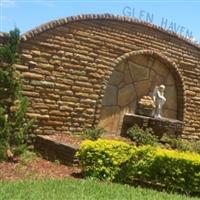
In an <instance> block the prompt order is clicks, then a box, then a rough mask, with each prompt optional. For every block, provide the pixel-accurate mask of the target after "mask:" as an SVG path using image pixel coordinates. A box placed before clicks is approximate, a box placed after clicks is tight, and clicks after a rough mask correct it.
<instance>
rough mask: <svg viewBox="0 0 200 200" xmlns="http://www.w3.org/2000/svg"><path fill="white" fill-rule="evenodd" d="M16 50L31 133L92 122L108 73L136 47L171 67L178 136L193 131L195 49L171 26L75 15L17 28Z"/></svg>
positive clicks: (199, 125) (199, 117) (199, 118)
mask: <svg viewBox="0 0 200 200" xmlns="http://www.w3.org/2000/svg"><path fill="white" fill-rule="evenodd" d="M0 42H1V40H0ZM144 49H145V50H144ZM19 54H20V57H21V65H18V66H17V69H19V71H20V72H21V73H22V77H23V86H24V87H23V89H24V91H23V93H24V95H26V96H27V97H28V98H29V100H30V106H29V110H28V115H29V116H34V117H37V119H38V126H37V127H35V129H34V131H35V133H37V134H55V133H56V134H57V133H67V132H81V131H82V129H83V128H84V127H92V126H96V125H98V123H99V120H100V112H101V108H102V100H103V97H104V93H105V89H106V87H107V85H108V84H109V80H110V76H111V74H112V73H113V71H114V70H115V68H116V67H117V65H118V64H119V63H120V62H122V61H125V60H127V59H128V57H129V56H135V55H140V54H144V55H149V56H152V57H153V58H154V59H158V60H159V61H161V62H162V63H163V64H164V65H165V66H167V67H168V70H169V71H170V72H171V74H173V77H174V79H175V81H176V89H177V102H178V107H177V119H179V120H183V121H184V124H185V128H184V131H183V137H185V138H200V104H199V101H200V95H199V94H200V90H199V88H200V78H199V77H200V48H199V46H197V45H195V44H192V43H191V42H190V41H188V40H186V39H184V38H181V37H180V36H178V35H176V34H175V33H171V32H168V31H165V30H163V29H161V28H159V27H156V26H154V25H151V24H147V23H144V22H140V21H137V20H134V19H130V18H126V17H121V16H114V15H110V14H105V15H80V16H75V17H67V18H64V19H59V20H55V21H52V22H49V23H46V24H44V25H42V26H40V27H37V28H35V29H33V30H31V31H29V32H27V33H25V34H23V35H22V36H21V45H20V52H19Z"/></svg>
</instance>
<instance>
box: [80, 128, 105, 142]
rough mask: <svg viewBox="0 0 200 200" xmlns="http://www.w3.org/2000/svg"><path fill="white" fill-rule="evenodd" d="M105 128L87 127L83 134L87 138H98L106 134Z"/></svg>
mask: <svg viewBox="0 0 200 200" xmlns="http://www.w3.org/2000/svg"><path fill="white" fill-rule="evenodd" d="M104 132H105V131H104V129H102V128H87V129H85V130H84V131H83V135H84V137H85V138H86V139H89V140H97V139H98V138H100V137H101V136H102V135H103V134H104Z"/></svg>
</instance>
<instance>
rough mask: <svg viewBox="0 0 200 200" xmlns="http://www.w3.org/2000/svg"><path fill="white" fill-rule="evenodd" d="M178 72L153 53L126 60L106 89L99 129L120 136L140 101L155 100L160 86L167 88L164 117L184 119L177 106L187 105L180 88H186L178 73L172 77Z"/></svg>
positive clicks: (132, 56)
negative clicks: (155, 92) (150, 98)
mask: <svg viewBox="0 0 200 200" xmlns="http://www.w3.org/2000/svg"><path fill="white" fill-rule="evenodd" d="M139 53H140V54H139ZM137 54H138V55H137ZM174 70H177V68H176V66H175V65H173V64H172V63H170V61H169V60H166V58H164V57H163V56H162V55H159V54H156V53H153V52H151V53H150V52H149V51H136V52H131V53H129V54H127V55H125V56H123V60H122V61H121V62H120V61H119V63H118V64H117V65H116V67H115V69H114V71H113V73H112V75H111V77H110V80H109V82H108V84H107V87H106V89H105V93H104V97H103V100H102V108H101V114H100V121H99V127H102V128H104V129H106V131H107V132H109V133H114V134H116V133H120V129H121V125H122V124H121V123H122V120H123V117H124V114H125V113H135V112H136V109H137V103H138V101H139V99H140V98H141V97H142V96H145V95H150V96H151V95H152V92H153V90H154V88H155V86H157V85H160V84H164V85H165V86H166V91H165V96H166V97H167V101H166V103H165V105H164V107H163V117H167V118H172V119H180V118H179V117H180V116H182V114H183V109H182V110H181V109H180V107H179V108H178V106H177V104H182V103H183V102H182V101H183V99H184V94H183V93H182V92H181V91H179V90H178V89H177V88H178V87H177V85H180V87H182V88H183V85H182V82H181V77H180V73H179V72H178V71H177V73H176V74H177V76H174V75H173V74H172V71H174ZM177 77H179V78H178V79H176V78H177ZM177 93H178V95H179V98H178V95H177ZM180 120H181V119H180Z"/></svg>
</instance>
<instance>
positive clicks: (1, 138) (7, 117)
mask: <svg viewBox="0 0 200 200" xmlns="http://www.w3.org/2000/svg"><path fill="white" fill-rule="evenodd" d="M19 41H20V31H19V29H17V28H15V29H14V30H13V31H10V34H9V38H8V41H7V43H6V44H5V45H4V46H2V47H0V64H1V66H0V160H2V159H7V158H8V157H13V156H15V155H17V154H19V153H21V152H22V151H23V149H24V148H25V147H26V138H27V134H28V129H29V128H30V127H31V126H32V123H33V120H29V119H27V117H26V111H27V108H28V100H27V98H26V97H24V96H23V95H22V92H21V91H22V84H21V81H20V78H19V74H18V73H17V72H16V70H15V68H14V65H13V64H14V63H15V62H16V59H17V50H18V45H19Z"/></svg>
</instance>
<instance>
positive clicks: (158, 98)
mask: <svg viewBox="0 0 200 200" xmlns="http://www.w3.org/2000/svg"><path fill="white" fill-rule="evenodd" d="M164 91H165V86H164V85H160V86H156V87H155V89H154V92H153V101H154V102H155V106H156V108H155V112H154V117H155V118H161V117H162V116H161V112H162V107H163V105H164V103H165V102H166V98H165V97H164Z"/></svg>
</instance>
